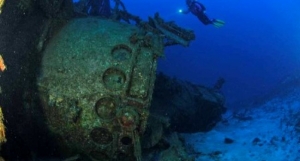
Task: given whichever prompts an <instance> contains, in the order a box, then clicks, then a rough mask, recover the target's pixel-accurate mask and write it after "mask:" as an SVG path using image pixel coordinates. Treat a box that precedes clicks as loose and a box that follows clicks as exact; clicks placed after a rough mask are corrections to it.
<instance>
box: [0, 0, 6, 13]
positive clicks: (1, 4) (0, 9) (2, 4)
mask: <svg viewBox="0 0 300 161" xmlns="http://www.w3.org/2000/svg"><path fill="white" fill-rule="evenodd" d="M4 2H5V0H0V14H1V12H2V7H3V6H4Z"/></svg>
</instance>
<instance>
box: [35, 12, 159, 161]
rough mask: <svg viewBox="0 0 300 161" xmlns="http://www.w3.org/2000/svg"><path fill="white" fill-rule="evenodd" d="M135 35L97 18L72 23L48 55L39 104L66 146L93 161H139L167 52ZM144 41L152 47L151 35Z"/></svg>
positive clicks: (155, 41)
mask: <svg viewBox="0 0 300 161" xmlns="http://www.w3.org/2000/svg"><path fill="white" fill-rule="evenodd" d="M136 35H143V34H140V31H139V29H138V28H136V27H134V26H131V25H127V24H122V23H119V22H114V21H110V20H103V19H99V18H81V19H74V20H72V21H70V22H68V23H67V24H66V25H65V26H64V27H63V28H62V29H61V30H60V32H59V33H57V34H56V35H55V36H54V37H53V38H52V39H51V41H50V42H49V44H48V45H47V47H46V49H45V50H44V52H43V59H42V68H41V73H40V74H41V76H40V78H39V81H38V84H39V92H40V98H41V100H42V102H43V105H42V106H43V109H44V113H45V116H46V120H47V125H48V126H49V128H50V131H51V132H52V133H53V135H55V136H56V137H57V139H58V140H59V141H60V144H61V147H62V148H64V149H67V150H68V151H69V152H70V154H72V153H85V154H87V155H88V156H90V157H91V158H92V159H95V160H105V158H106V159H107V160H112V159H118V157H122V158H128V159H129V160H131V159H132V160H140V157H141V148H140V136H141V135H142V134H143V132H144V130H145V126H146V123H147V118H148V114H149V110H148V108H149V105H150V101H151V95H152V89H153V85H154V79H155V71H156V66H157V62H156V58H157V56H158V55H161V53H162V52H163V51H162V49H163V44H162V43H160V42H162V40H161V38H160V37H159V36H158V35H154V34H153V35H150V38H151V41H149V42H148V43H147V46H144V45H143V44H145V43H144V40H143V39H142V37H143V36H139V37H138V38H141V39H134V43H133V41H132V40H133V38H137V37H133V36H136ZM145 35H147V40H149V34H145Z"/></svg>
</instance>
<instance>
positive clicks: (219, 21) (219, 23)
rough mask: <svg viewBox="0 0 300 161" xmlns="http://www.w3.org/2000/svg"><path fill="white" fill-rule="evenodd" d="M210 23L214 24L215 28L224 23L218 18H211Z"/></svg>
mask: <svg viewBox="0 0 300 161" xmlns="http://www.w3.org/2000/svg"><path fill="white" fill-rule="evenodd" d="M211 22H212V25H214V26H215V27H216V28H219V27H222V26H224V25H225V22H224V21H222V20H218V19H213V20H212V21H211Z"/></svg>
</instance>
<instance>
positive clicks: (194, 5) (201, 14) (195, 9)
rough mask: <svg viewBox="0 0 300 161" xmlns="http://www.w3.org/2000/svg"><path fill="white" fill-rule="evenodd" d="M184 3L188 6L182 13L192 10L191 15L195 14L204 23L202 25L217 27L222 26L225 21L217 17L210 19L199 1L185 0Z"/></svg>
mask: <svg viewBox="0 0 300 161" xmlns="http://www.w3.org/2000/svg"><path fill="white" fill-rule="evenodd" d="M186 4H187V6H188V10H186V11H183V12H182V13H184V14H187V13H189V12H192V14H193V15H195V16H197V17H198V19H199V20H200V21H201V22H202V23H203V24H204V25H210V24H212V25H214V26H215V27H217V28H219V27H222V26H223V25H224V24H225V22H224V21H221V20H218V19H210V18H208V16H207V15H206V14H205V11H206V8H205V6H204V5H203V4H201V3H200V2H197V1H196V0H186Z"/></svg>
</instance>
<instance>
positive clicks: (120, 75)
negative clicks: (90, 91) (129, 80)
mask: <svg viewBox="0 0 300 161" xmlns="http://www.w3.org/2000/svg"><path fill="white" fill-rule="evenodd" d="M125 81H126V75H125V73H124V72H123V71H121V70H120V69H117V68H109V69H107V70H106V71H105V72H104V74H103V82H104V85H105V87H106V88H107V89H110V90H122V89H123V87H124V84H125Z"/></svg>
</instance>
